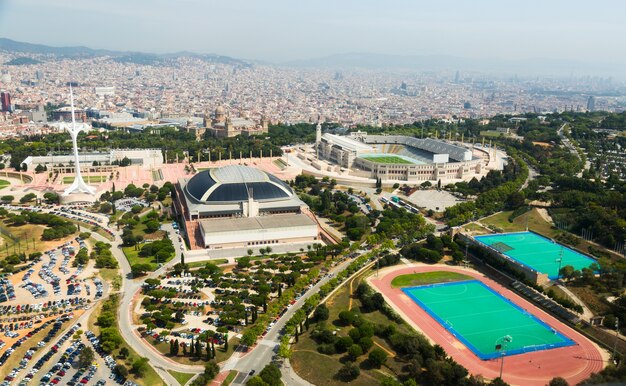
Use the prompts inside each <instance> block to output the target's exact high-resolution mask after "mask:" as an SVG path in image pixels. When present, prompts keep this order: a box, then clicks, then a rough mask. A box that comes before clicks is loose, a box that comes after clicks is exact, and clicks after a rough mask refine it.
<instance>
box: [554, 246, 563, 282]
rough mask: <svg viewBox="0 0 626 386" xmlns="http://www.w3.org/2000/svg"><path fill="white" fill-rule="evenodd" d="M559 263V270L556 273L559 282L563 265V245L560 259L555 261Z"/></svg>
mask: <svg viewBox="0 0 626 386" xmlns="http://www.w3.org/2000/svg"><path fill="white" fill-rule="evenodd" d="M554 261H555V262H557V263H559V270H558V271H556V281H559V276H560V275H561V264H562V263H563V246H562V245H561V252H560V253H559V258H558V259H556V260H554Z"/></svg>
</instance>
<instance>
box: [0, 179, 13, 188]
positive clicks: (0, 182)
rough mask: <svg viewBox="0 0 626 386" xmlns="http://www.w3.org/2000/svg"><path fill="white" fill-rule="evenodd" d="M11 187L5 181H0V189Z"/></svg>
mask: <svg viewBox="0 0 626 386" xmlns="http://www.w3.org/2000/svg"><path fill="white" fill-rule="evenodd" d="M9 185H11V183H10V182H9V181H7V180H0V189H3V188H6V187H7V186H9Z"/></svg>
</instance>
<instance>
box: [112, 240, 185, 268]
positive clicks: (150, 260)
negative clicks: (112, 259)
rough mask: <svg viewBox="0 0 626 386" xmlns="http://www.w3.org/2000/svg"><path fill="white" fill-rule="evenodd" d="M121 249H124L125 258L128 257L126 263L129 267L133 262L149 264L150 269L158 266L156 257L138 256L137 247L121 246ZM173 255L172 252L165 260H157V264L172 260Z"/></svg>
mask: <svg viewBox="0 0 626 386" xmlns="http://www.w3.org/2000/svg"><path fill="white" fill-rule="evenodd" d="M122 251H124V255H125V256H126V259H128V263H129V264H130V265H131V267H132V266H133V264H139V263H144V264H150V270H151V271H156V270H157V268H159V265H158V264H157V261H156V257H154V256H148V257H141V256H139V249H137V250H135V247H134V246H133V247H123V248H122ZM173 257H174V254H173V253H172V255H171V256H170V258H169V259H167V260H165V261H161V260H159V264H165V263H167V262H168V261H170V260H172V258H173Z"/></svg>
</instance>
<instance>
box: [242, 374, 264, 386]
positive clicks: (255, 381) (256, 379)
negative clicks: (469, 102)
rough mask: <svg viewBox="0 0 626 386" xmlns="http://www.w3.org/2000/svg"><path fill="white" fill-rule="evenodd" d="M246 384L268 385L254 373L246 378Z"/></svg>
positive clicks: (254, 385)
mask: <svg viewBox="0 0 626 386" xmlns="http://www.w3.org/2000/svg"><path fill="white" fill-rule="evenodd" d="M246 385H248V386H268V384H267V382H265V381H264V380H263V378H261V377H260V376H259V375H255V376H254V377H252V378H250V379H248V382H246Z"/></svg>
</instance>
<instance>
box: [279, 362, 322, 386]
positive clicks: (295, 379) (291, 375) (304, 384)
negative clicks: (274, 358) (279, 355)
mask: <svg viewBox="0 0 626 386" xmlns="http://www.w3.org/2000/svg"><path fill="white" fill-rule="evenodd" d="M280 372H281V374H282V376H283V377H282V380H283V382H284V383H285V385H289V386H314V385H313V384H312V383H310V382H308V381H306V380H304V379H302V378H301V377H300V376H299V375H298V374H297V373H296V372H295V371H294V369H293V367H291V363H289V359H285V363H284V364H283V366H282V367H281V368H280Z"/></svg>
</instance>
